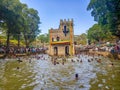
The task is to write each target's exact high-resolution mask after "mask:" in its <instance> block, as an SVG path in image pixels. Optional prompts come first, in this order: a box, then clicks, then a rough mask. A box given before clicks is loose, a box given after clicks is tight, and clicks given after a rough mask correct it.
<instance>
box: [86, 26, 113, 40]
mask: <svg viewBox="0 0 120 90" xmlns="http://www.w3.org/2000/svg"><path fill="white" fill-rule="evenodd" d="M87 38H88V39H89V40H90V41H91V42H102V41H111V39H112V40H113V38H114V37H113V35H112V34H111V32H110V31H109V30H108V29H107V26H105V27H102V26H100V25H99V24H94V25H93V26H92V27H91V28H90V29H89V30H88V31H87Z"/></svg>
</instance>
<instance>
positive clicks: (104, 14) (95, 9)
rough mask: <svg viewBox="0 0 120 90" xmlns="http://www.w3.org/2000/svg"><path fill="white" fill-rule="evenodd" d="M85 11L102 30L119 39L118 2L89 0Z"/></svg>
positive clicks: (119, 10)
mask: <svg viewBox="0 0 120 90" xmlns="http://www.w3.org/2000/svg"><path fill="white" fill-rule="evenodd" d="M87 10H91V15H92V16H93V17H94V20H95V21H97V22H98V24H100V25H101V26H102V28H104V29H105V28H107V29H109V30H110V32H112V34H113V35H115V36H117V37H119V38H120V0H90V3H89V5H88V7H87Z"/></svg>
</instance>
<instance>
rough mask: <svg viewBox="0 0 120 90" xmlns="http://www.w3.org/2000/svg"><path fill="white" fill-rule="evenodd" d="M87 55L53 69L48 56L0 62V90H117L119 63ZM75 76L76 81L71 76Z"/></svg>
mask: <svg viewBox="0 0 120 90" xmlns="http://www.w3.org/2000/svg"><path fill="white" fill-rule="evenodd" d="M97 58H100V59H101V62H98V61H97V60H98V59H96V58H93V57H92V56H88V55H82V54H81V55H79V57H74V58H72V57H71V58H68V59H67V61H66V62H64V65H63V64H62V58H61V59H59V60H57V61H59V63H58V64H56V65H54V64H53V63H52V62H51V60H50V59H51V58H50V57H49V56H48V55H39V57H38V56H37V57H35V56H31V57H26V58H21V60H22V61H23V62H18V60H17V59H16V60H0V90H119V89H120V77H119V75H120V61H117V60H113V61H112V60H109V59H108V58H104V57H97ZM76 73H77V74H78V80H76V79H75V74H76Z"/></svg>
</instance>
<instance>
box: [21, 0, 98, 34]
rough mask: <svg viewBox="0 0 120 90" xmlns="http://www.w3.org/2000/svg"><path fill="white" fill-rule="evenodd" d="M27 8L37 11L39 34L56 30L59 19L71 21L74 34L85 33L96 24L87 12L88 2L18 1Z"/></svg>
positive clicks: (60, 0) (66, 0)
mask: <svg viewBox="0 0 120 90" xmlns="http://www.w3.org/2000/svg"><path fill="white" fill-rule="evenodd" d="M20 1H21V3H25V4H27V5H28V7H29V8H34V9H36V10H37V11H38V13H39V17H40V22H41V24H40V27H39V28H40V29H41V34H44V33H48V30H49V29H50V28H53V29H57V28H58V27H59V23H60V19H66V20H68V19H73V21H74V34H75V35H80V34H82V33H86V32H87V30H88V29H89V28H90V27H92V25H94V24H95V23H96V22H95V21H94V18H93V17H92V16H91V14H90V11H87V10H86V8H87V5H88V4H89V2H90V0H20Z"/></svg>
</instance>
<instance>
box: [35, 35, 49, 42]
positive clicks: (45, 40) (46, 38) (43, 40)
mask: <svg viewBox="0 0 120 90" xmlns="http://www.w3.org/2000/svg"><path fill="white" fill-rule="evenodd" d="M37 39H38V40H40V41H41V43H48V42H49V34H41V35H39V36H38V37H37Z"/></svg>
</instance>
